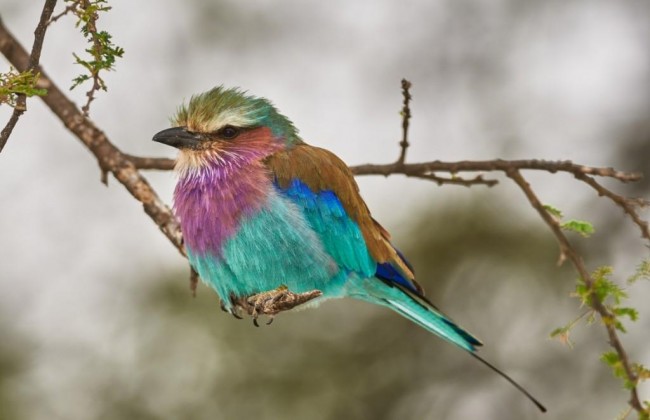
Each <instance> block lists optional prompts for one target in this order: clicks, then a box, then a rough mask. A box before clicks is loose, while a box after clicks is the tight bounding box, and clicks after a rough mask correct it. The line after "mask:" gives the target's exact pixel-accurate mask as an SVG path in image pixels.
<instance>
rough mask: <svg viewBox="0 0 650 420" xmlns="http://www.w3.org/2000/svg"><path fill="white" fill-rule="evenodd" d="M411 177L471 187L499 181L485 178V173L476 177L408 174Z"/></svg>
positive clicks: (441, 183)
mask: <svg viewBox="0 0 650 420" xmlns="http://www.w3.org/2000/svg"><path fill="white" fill-rule="evenodd" d="M407 176H408V177H410V178H420V179H426V180H428V181H433V182H435V183H436V184H438V185H443V184H452V185H462V186H464V187H471V186H472V185H487V186H488V187H493V186H495V185H497V184H498V183H499V181H497V180H496V179H485V178H483V175H482V174H481V175H476V176H475V177H474V178H461V177H459V176H455V175H453V176H452V177H450V178H448V177H444V176H438V175H436V174H422V175H407Z"/></svg>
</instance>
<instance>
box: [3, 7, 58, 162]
mask: <svg viewBox="0 0 650 420" xmlns="http://www.w3.org/2000/svg"><path fill="white" fill-rule="evenodd" d="M56 1H57V0H45V4H44V5H43V11H42V12H41V18H40V20H39V22H38V25H37V26H36V29H35V30H34V44H33V45H32V52H31V54H30V55H29V60H28V62H27V67H26V68H25V70H23V71H29V70H32V71H34V70H36V68H37V67H38V62H39V61H40V59H41V50H42V49H43V40H44V39H45V31H46V30H47V24H48V22H49V20H50V16H52V13H53V12H54V7H55V6H56ZM0 25H2V20H1V19H0ZM26 110H27V96H26V95H25V94H22V93H19V94H18V95H17V98H16V106H15V107H14V111H13V113H12V114H11V117H9V121H8V122H7V125H5V127H4V128H3V129H2V132H0V153H2V149H4V147H5V145H6V144H7V141H8V140H9V136H11V133H12V132H13V131H14V127H16V124H17V123H18V119H19V118H20V116H21V115H23V113H24V112H25V111H26Z"/></svg>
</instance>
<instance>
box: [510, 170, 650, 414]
mask: <svg viewBox="0 0 650 420" xmlns="http://www.w3.org/2000/svg"><path fill="white" fill-rule="evenodd" d="M506 175H508V177H510V178H511V179H512V180H513V181H515V183H516V184H517V185H518V186H519V188H520V189H521V190H522V191H523V192H524V194H525V195H526V198H527V199H528V201H529V202H530V204H531V205H532V206H533V208H534V209H535V210H537V213H539V215H540V216H541V218H542V219H543V220H544V222H546V224H547V225H548V227H549V228H551V231H552V232H553V234H554V235H555V238H556V239H557V241H558V244H559V245H560V262H562V261H564V260H565V259H568V260H569V261H571V263H572V264H573V266H574V267H575V269H576V271H577V272H578V275H579V276H580V277H581V278H582V280H583V281H584V283H585V285H586V286H587V288H588V289H589V290H590V291H591V299H590V305H591V307H592V308H593V309H594V310H595V311H596V312H598V314H599V315H600V318H601V319H602V321H603V324H604V325H605V329H606V330H607V335H608V337H609V344H610V345H611V346H612V347H613V348H614V350H615V351H616V353H617V354H618V357H619V360H620V361H621V363H622V365H623V369H624V370H625V374H626V376H627V379H628V381H629V383H630V384H633V386H632V389H630V406H632V408H634V410H636V411H637V412H638V413H643V412H644V411H645V409H644V408H643V406H642V405H641V402H640V400H639V395H638V392H637V382H638V378H637V375H636V374H635V373H634V371H633V370H632V365H631V363H630V360H629V358H628V355H627V352H626V351H625V349H624V348H623V344H622V343H621V340H620V339H619V337H618V333H617V332H616V327H615V325H614V323H613V322H611V320H613V319H614V315H613V314H612V313H611V312H610V311H609V310H608V309H607V307H605V305H604V304H603V302H601V301H600V300H599V299H598V295H597V294H596V293H594V279H593V278H592V277H591V275H590V274H589V272H588V271H587V268H586V266H585V263H584V261H583V260H582V257H580V255H578V253H577V252H576V251H575V249H573V247H572V246H571V243H570V242H569V240H568V239H567V237H566V235H565V234H564V232H563V231H562V227H561V226H560V223H559V222H558V221H557V220H556V219H555V218H554V217H553V216H551V214H550V213H549V212H548V211H547V210H546V209H545V208H544V205H543V204H542V203H541V202H540V201H539V199H538V198H537V196H536V195H535V193H534V192H533V190H532V189H531V187H530V184H529V183H528V182H527V181H526V180H525V179H524V177H523V176H522V175H521V173H520V172H519V171H518V170H517V169H514V168H512V169H509V170H507V171H506Z"/></svg>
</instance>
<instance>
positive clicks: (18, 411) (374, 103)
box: [0, 0, 650, 420]
mask: <svg viewBox="0 0 650 420" xmlns="http://www.w3.org/2000/svg"><path fill="white" fill-rule="evenodd" d="M110 4H111V5H112V6H113V10H112V11H111V12H110V13H108V14H106V15H105V16H104V17H102V19H101V21H100V28H103V29H106V30H108V31H109V32H111V33H112V34H113V35H114V40H115V42H116V43H117V44H118V45H120V46H122V47H124V49H125V50H126V54H125V57H124V59H123V60H120V61H119V62H118V63H117V71H116V72H114V73H111V74H107V75H106V81H107V83H108V86H109V92H108V93H107V94H101V95H99V98H98V99H97V100H96V101H95V103H94V104H93V108H92V112H91V114H92V118H93V119H94V121H95V122H96V123H97V124H98V125H99V126H100V127H101V128H102V129H103V130H105V131H106V133H107V134H108V135H109V137H110V138H111V140H112V141H113V142H114V143H116V145H117V146H118V147H120V148H121V149H122V150H124V151H127V152H129V153H134V154H141V155H151V156H169V157H171V156H173V151H172V150H170V149H169V148H165V147H163V146H161V145H159V144H154V143H152V142H151V141H150V139H151V137H152V135H153V134H154V133H156V132H157V131H159V130H161V129H163V128H166V127H167V126H168V117H169V116H170V115H171V114H172V113H173V112H174V110H175V108H176V107H177V106H178V105H179V104H180V103H181V102H182V101H183V100H186V99H188V98H189V97H190V96H191V95H192V94H193V93H198V92H201V91H203V90H206V89H208V88H211V87H213V86H215V85H218V84H225V85H227V86H241V87H243V88H245V89H248V90H249V91H250V92H251V93H254V94H257V95H261V96H265V97H268V98H271V99H272V100H273V101H274V102H275V103H276V104H277V106H278V107H279V108H280V109H281V110H282V111H283V112H284V113H285V114H286V115H288V116H289V117H290V118H291V119H292V120H293V121H294V122H295V123H296V125H297V126H298V127H299V128H300V129H301V133H302V135H303V137H304V138H305V139H307V140H308V141H309V142H311V143H312V144H315V145H318V146H322V147H326V148H328V149H330V150H333V151H334V152H335V153H337V154H338V155H340V156H341V157H342V158H343V159H344V160H345V161H346V162H348V163H349V164H358V163H367V162H373V163H380V162H389V161H392V160H394V159H395V158H396V157H397V153H398V148H397V142H398V140H399V137H400V117H399V114H398V112H399V109H400V102H401V96H400V90H399V81H400V79H401V78H402V77H406V78H408V79H410V80H411V81H412V82H413V84H414V87H413V97H414V99H413V103H412V112H413V119H412V129H411V137H410V138H411V142H412V147H411V148H410V149H409V154H408V159H409V160H410V161H422V160H433V159H442V160H461V159H491V158H496V157H499V158H504V159H516V158H544V159H571V160H574V161H578V162H581V163H585V164H590V165H595V166H610V165H613V166H615V167H617V168H620V169H625V170H637V171H643V172H645V173H646V175H650V165H649V164H648V158H649V156H650V118H649V115H650V54H649V52H650V3H648V2H647V1H645V0H621V1H616V2H612V1H608V0H602V1H598V0H595V1H588V0H584V1H580V0H575V1H573V0H572V1H566V0H563V1H559V0H552V1H543V2H523V1H518V0H494V1H491V2H478V1H470V0H435V1H427V0H420V1H411V2H397V1H395V2H390V1H385V2H376V1H371V0H365V1H354V2H350V1H343V0H335V1H328V2H304V1H298V0H278V1H273V2H268V1H245V2H244V1H236V0H216V1H207V0H190V1H185V2H178V1H171V0H157V1H137V2H135V1H127V0H114V1H111V2H110ZM59 7H60V8H61V7H62V5H59ZM40 8H41V2H39V1H33V0H32V1H25V0H0V14H1V15H2V18H3V19H4V21H5V23H6V25H7V26H8V27H9V28H10V30H12V31H13V32H14V33H15V34H16V35H17V36H18V38H19V39H20V40H21V41H22V43H23V44H24V45H26V46H30V45H31V42H32V31H33V29H34V27H35V25H36V22H37V21H38V16H39V14H40ZM84 48H85V46H84V43H83V40H82V38H81V35H80V34H79V33H78V32H77V30H76V29H75V28H74V21H73V20H72V18H70V17H68V18H64V19H62V20H61V21H59V22H57V23H56V24H55V25H53V26H52V27H51V28H50V29H49V32H48V35H47V38H46V42H45V47H44V51H43V56H42V59H41V62H42V64H43V66H44V67H45V69H46V71H47V72H48V73H49V75H50V76H51V77H52V78H53V79H54V80H55V82H56V83H58V84H59V85H60V86H61V87H63V88H67V87H68V86H69V85H70V84H71V79H72V78H73V77H74V76H75V75H77V74H78V73H79V72H81V69H80V68H77V66H75V65H73V57H72V51H76V52H78V53H79V52H81V51H82V50H83V49H84ZM3 66H4V68H5V69H6V68H7V66H8V65H7V64H6V63H5V64H3ZM70 95H71V96H72V97H73V98H74V99H75V100H76V101H77V103H83V101H84V92H83V89H77V90H75V91H72V92H70ZM9 112H10V110H9V109H7V108H6V107H3V108H0V121H6V118H8V115H9ZM526 175H527V176H528V177H529V178H530V179H531V182H532V183H533V186H534V188H535V189H536V191H537V192H538V193H539V195H540V196H541V197H542V199H543V200H544V202H546V203H549V204H553V205H555V206H556V207H559V208H561V209H562V210H563V211H564V212H565V213H566V215H567V216H568V217H570V218H579V219H587V220H589V221H591V222H593V223H594V225H595V227H596V230H597V233H596V234H595V235H594V236H593V237H592V238H590V239H588V240H585V239H582V238H580V237H577V236H576V237H572V239H573V240H574V241H575V243H576V245H577V246H578V247H579V248H580V250H581V251H582V252H583V253H584V255H585V258H586V260H587V263H588V266H589V267H590V268H595V267H596V266H598V265H602V264H611V265H614V267H615V269H616V274H615V278H616V279H619V280H620V279H625V278H626V277H627V276H628V275H629V274H631V273H632V272H633V270H634V267H635V265H636V264H637V263H638V262H640V261H641V259H643V258H647V256H648V250H647V248H645V247H644V244H643V242H642V241H641V239H640V238H639V234H638V232H637V231H636V230H635V228H634V226H632V224H631V223H630V222H629V221H628V220H626V219H625V217H624V215H623V214H622V212H621V211H620V210H619V209H617V208H615V207H614V206H613V205H612V204H610V203H609V202H607V201H606V200H604V199H599V198H598V197H597V196H596V194H594V193H593V192H592V191H591V190H589V189H587V187H586V186H584V185H581V184H578V183H577V182H576V181H575V180H573V179H572V178H571V177H569V176H567V175H562V174H556V175H550V174H530V173H528V174H526ZM99 177H100V172H99V168H98V167H97V164H96V163H95V161H94V159H93V158H92V156H91V155H90V154H89V153H88V152H87V151H86V150H85V149H84V148H83V147H82V146H81V145H80V144H79V143H78V141H77V140H76V139H75V138H73V137H72V136H71V135H70V134H69V133H68V132H67V131H66V130H65V129H64V128H63V126H62V125H61V123H60V122H59V121H58V120H56V118H54V117H53V116H52V115H51V114H50V112H49V111H48V110H47V109H46V108H45V107H44V106H43V105H42V104H41V103H40V102H39V101H38V100H31V101H29V112H27V113H26V114H25V115H24V116H23V118H22V119H21V121H20V122H19V124H18V127H17V128H16V130H15V132H14V134H13V137H12V138H11V139H10V141H9V143H8V145H7V147H6V148H5V150H4V152H3V153H2V155H1V156H0V203H1V205H0V419H2V420H5V419H7V420H9V419H102V420H104V419H106V420H108V419H235V418H258V419H323V420H325V419H468V418H469V419H538V418H545V419H548V420H551V419H612V418H614V417H615V416H616V415H617V414H618V413H620V412H622V411H624V409H625V407H626V401H627V398H628V395H627V393H626V392H625V391H623V390H622V389H621V385H620V383H619V382H618V381H617V380H616V379H614V378H613V377H612V375H611V373H610V371H609V370H608V369H607V368H606V367H605V366H604V365H602V364H601V363H600V362H599V361H598V357H599V354H600V353H602V352H603V351H605V350H606V349H607V345H606V337H605V335H604V332H603V331H602V328H599V327H598V326H590V327H585V326H581V327H579V328H578V329H577V330H576V331H575V332H574V334H573V335H572V337H573V339H574V342H575V347H574V348H573V349H569V348H567V347H566V346H563V345H562V344H560V343H559V342H557V341H553V340H550V339H549V338H548V336H549V332H550V331H551V330H553V329H554V328H556V327H558V326H560V325H563V324H565V323H566V322H568V321H569V320H571V319H572V318H573V317H575V316H577V315H579V314H580V313H581V311H582V309H580V308H578V307H577V303H576V302H575V301H574V300H573V299H571V298H570V297H569V293H570V292H571V290H572V289H573V287H574V278H575V275H574V274H573V272H572V270H571V269H570V267H561V268H558V267H557V266H556V260H557V256H558V250H557V246H556V245H555V243H554V239H553V237H552V236H551V234H550V233H549V232H548V231H547V229H546V228H545V226H544V225H543V223H542V221H541V220H539V219H538V217H537V216H536V214H535V212H534V210H533V209H532V208H530V207H529V205H528V204H527V202H526V201H525V199H524V197H523V195H522V194H521V192H520V191H518V190H517V189H516V188H515V187H514V186H513V185H511V183H510V182H508V180H505V179H502V178H501V177H498V176H497V178H499V179H501V180H502V181H503V182H502V183H500V184H499V185H498V186H497V187H494V188H492V189H487V188H485V187H480V186H477V187H472V188H463V187H454V186H444V187H438V186H436V185H434V184H432V183H427V182H423V181H417V180H407V179H404V178H402V177H398V176H395V177H390V178H388V179H385V178H381V177H376V178H359V179H358V181H359V183H360V186H361V189H362V193H363V196H364V198H365V199H366V200H367V202H368V205H369V206H370V208H371V209H372V211H373V214H374V216H375V217H376V218H377V219H378V220H380V221H381V222H382V223H383V224H384V225H385V226H386V227H387V228H388V229H389V230H391V231H392V232H393V234H394V238H395V242H396V243H397V244H398V245H399V246H400V247H401V248H403V250H404V251H405V253H406V254H407V255H408V256H409V257H410V259H411V260H412V262H413V264H414V265H415V267H416V269H417V271H418V274H419V279H420V281H421V282H422V283H423V284H424V286H425V287H426V289H427V291H428V296H429V297H430V298H431V299H432V300H433V301H434V302H436V303H437V304H438V305H439V306H440V307H441V308H442V309H443V310H445V311H446V312H448V313H449V314H451V315H452V316H453V318H454V319H456V320H457V321H458V322H460V323H461V324H462V325H464V326H465V327H466V328H467V329H468V330H470V331H472V332H474V333H475V334H477V335H478V336H479V337H481V338H482V339H483V340H484V341H485V343H486V345H485V347H484V349H483V350H482V351H481V354H482V356H484V357H485V358H487V359H488V360H490V361H492V362H493V363H495V364H496V365H497V366H499V367H501V368H502V369H503V370H505V371H506V372H508V373H509V374H511V375H512V376H513V377H514V378H516V379H517V380H518V381H520V382H521V383H522V384H524V385H525V386H526V387H528V388H529V390H530V391H531V392H532V393H533V394H535V395H536V396H537V397H538V398H539V399H541V400H542V401H543V402H544V403H545V404H546V405H547V406H548V408H549V413H548V414H546V415H544V416H542V415H541V414H540V413H538V412H537V411H536V409H535V408H534V407H533V406H532V405H531V404H530V403H529V402H528V401H527V400H526V399H525V398H523V397H522V396H521V395H520V394H519V393H518V392H517V391H515V390H514V389H513V388H512V387H511V386H510V385H508V384H507V383H506V382H505V381H503V380H502V379H501V378H499V377H498V376H496V375H494V374H493V373H492V372H490V371H489V370H487V369H486V368H485V367H484V366H482V365H480V364H478V363H477V362H476V361H475V360H473V359H472V358H470V357H468V356H467V355H466V354H464V353H463V352H461V351H459V350H457V349H455V348H453V347H451V346H450V345H447V344H445V343H443V342H441V340H439V339H437V338H435V337H433V336H431V335H430V334H428V333H426V332H425V331H422V330H421V329H419V328H417V327H416V326H414V325H412V324H410V323H409V322H408V321H406V320H404V319H402V318H400V317H399V316H397V315H395V314H393V313H390V312H388V311H387V310H385V309H382V308H374V307H370V306H368V305H366V304H363V303H358V302H352V301H339V302H331V303H327V304H325V305H323V306H321V307H320V308H319V309H318V310H309V311H301V312H297V313H291V314H283V315H282V316H280V317H279V318H278V319H277V320H276V322H275V323H274V324H273V325H272V326H271V327H268V328H259V329H258V328H254V327H253V326H252V325H251V323H250V322H248V321H235V320H234V319H233V318H232V317H230V316H227V315H225V314H223V313H222V312H221V311H220V310H219V305H218V301H217V299H216V296H215V294H214V293H213V292H212V291H210V290H208V289H207V288H205V287H200V288H199V290H198V296H197V297H196V298H192V297H191V295H190V293H189V291H188V284H187V278H188V268H187V265H186V262H185V261H184V260H183V259H182V258H181V257H180V256H179V255H178V254H177V253H176V251H175V250H174V249H173V247H172V246H170V244H169V243H168V242H167V241H166V239H165V238H164V236H163V235H162V234H161V233H160V232H159V231H158V230H157V228H156V226H155V225H154V224H153V223H152V222H151V221H150V220H149V219H148V218H147V217H146V216H145V215H144V213H143V211H142V209H141V206H140V205H139V204H138V203H136V202H135V201H134V200H133V199H132V198H131V197H130V196H129V195H128V194H127V193H126V192H125V191H124V190H123V188H122V187H121V186H120V185H119V184H118V183H117V182H115V181H114V180H111V181H110V183H109V186H108V188H106V187H105V186H103V185H102V184H101V183H100V182H99ZM147 177H148V178H149V179H150V180H151V182H152V184H153V185H154V186H155V188H156V189H157V190H158V191H159V193H160V194H161V196H162V197H164V198H165V199H166V200H167V201H170V200H171V193H172V189H173V185H174V182H175V180H174V176H173V174H172V173H166V172H165V173H153V172H152V173H148V174H147ZM607 185H611V186H613V187H615V189H616V191H619V192H621V193H623V194H629V195H635V196H645V197H646V198H647V197H648V196H649V195H650V187H649V185H650V184H649V183H648V181H647V180H646V181H643V182H641V183H639V184H636V185H629V186H626V185H616V184H615V183H608V184H607ZM645 215H646V217H647V216H648V214H647V212H646V214H645ZM630 294H631V299H630V301H631V302H630V304H631V305H633V306H636V307H637V308H639V310H640V316H641V319H640V320H639V321H638V322H637V323H636V324H634V325H631V326H630V327H629V334H627V335H625V336H624V341H625V345H626V347H627V349H628V350H629V353H630V356H631V357H632V358H633V359H634V360H638V361H641V362H644V363H645V364H646V365H647V364H650V346H649V345H648V344H649V343H648V340H649V337H650V333H649V331H650V311H649V310H648V304H647V302H648V301H649V298H650V284H649V283H648V282H645V283H639V284H637V285H636V286H635V287H634V288H633V289H631V290H630ZM641 393H642V397H644V398H645V399H648V398H650V387H648V386H647V385H644V386H643V387H642V388H641Z"/></svg>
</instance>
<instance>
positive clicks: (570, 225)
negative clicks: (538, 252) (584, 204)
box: [560, 220, 595, 238]
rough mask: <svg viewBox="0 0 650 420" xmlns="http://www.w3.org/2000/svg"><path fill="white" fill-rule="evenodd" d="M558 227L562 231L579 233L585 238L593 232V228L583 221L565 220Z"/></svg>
mask: <svg viewBox="0 0 650 420" xmlns="http://www.w3.org/2000/svg"><path fill="white" fill-rule="evenodd" d="M560 227H561V228H562V229H564V230H568V231H571V232H576V233H579V234H580V235H582V236H583V237H585V238H588V237H589V236H591V235H592V234H593V233H594V232H595V229H594V226H593V225H592V224H591V223H589V222H585V221H584V220H567V221H566V222H563V223H562V224H561V225H560Z"/></svg>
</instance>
